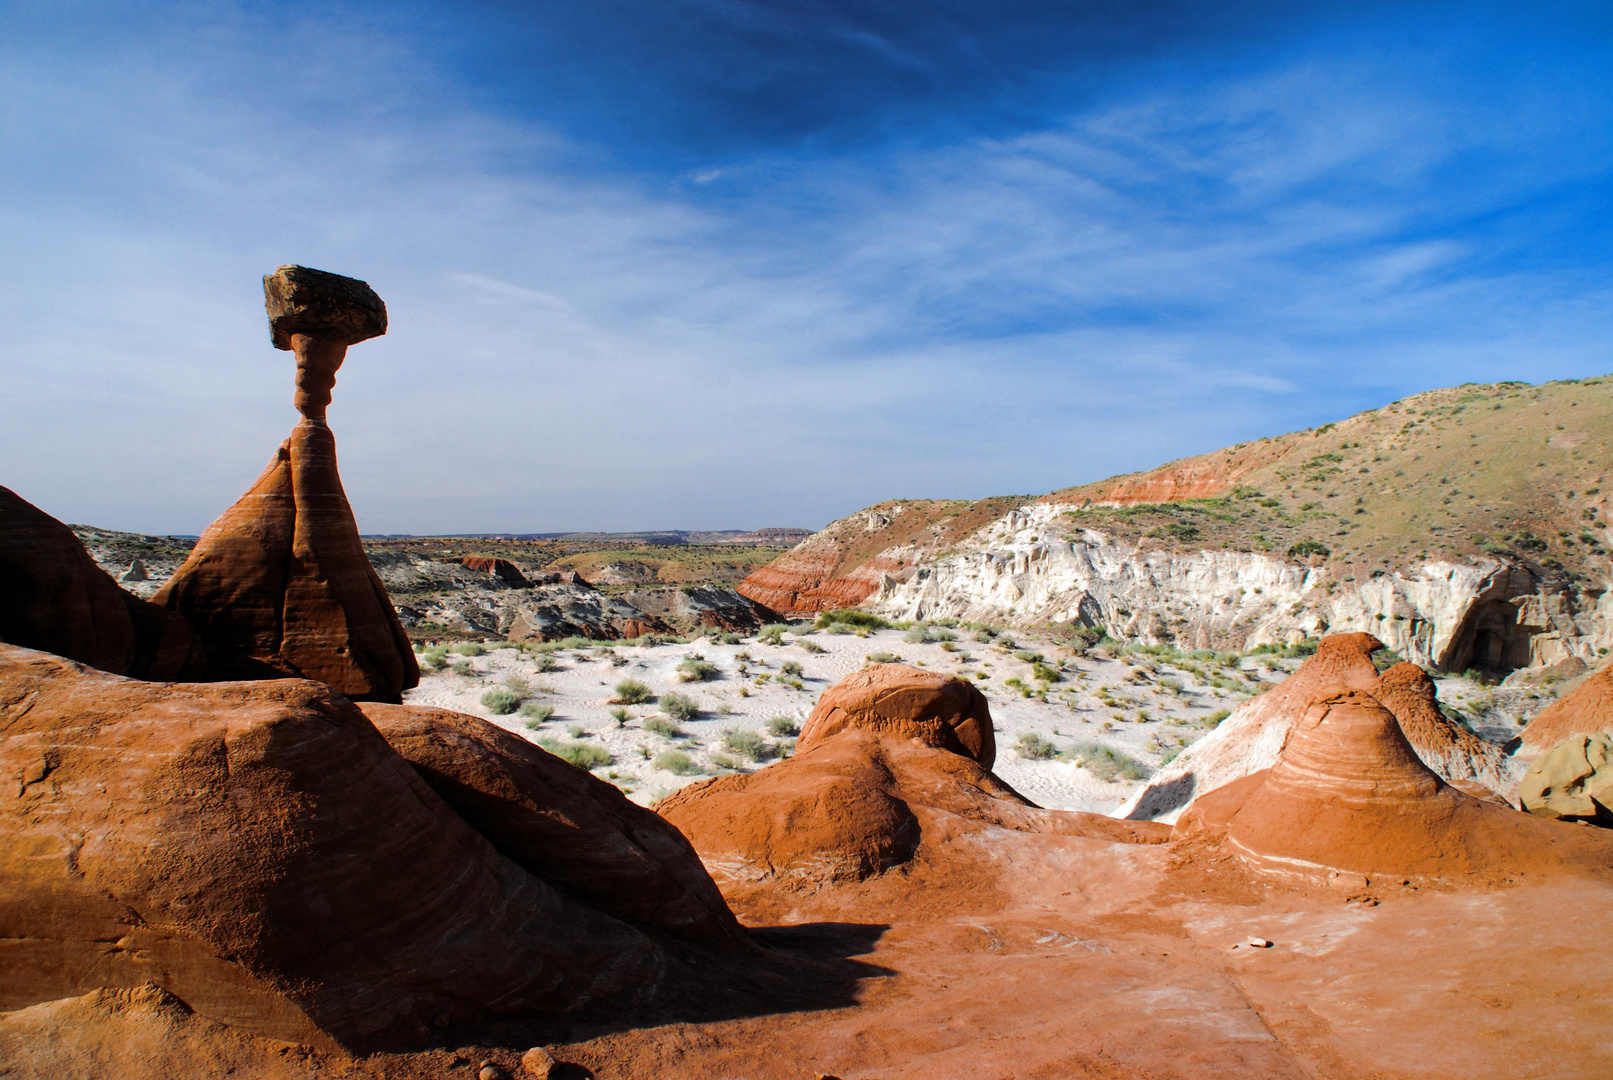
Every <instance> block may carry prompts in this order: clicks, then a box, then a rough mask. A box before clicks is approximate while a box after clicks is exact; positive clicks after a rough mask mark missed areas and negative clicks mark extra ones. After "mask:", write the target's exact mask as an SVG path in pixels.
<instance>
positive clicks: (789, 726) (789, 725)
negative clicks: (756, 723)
mask: <svg viewBox="0 0 1613 1080" xmlns="http://www.w3.org/2000/svg"><path fill="white" fill-rule="evenodd" d="M767 730H768V731H771V732H772V733H773V734H774V735H775V736H778V737H780V738H785V737H788V736H791V735H799V734H800V733H801V728H800V726H799V725H798V724H796V722H795V721H794V720H793V719H791V718H790V717H788V716H775V717H773V719H771V720H769V721H768V722H767Z"/></svg>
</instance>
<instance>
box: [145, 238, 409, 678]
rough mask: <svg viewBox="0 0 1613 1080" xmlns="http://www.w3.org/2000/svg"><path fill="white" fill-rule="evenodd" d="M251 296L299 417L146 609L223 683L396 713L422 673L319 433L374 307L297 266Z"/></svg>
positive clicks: (346, 287)
mask: <svg viewBox="0 0 1613 1080" xmlns="http://www.w3.org/2000/svg"><path fill="white" fill-rule="evenodd" d="M263 287H264V294H265V296H266V298H267V303H268V310H269V327H270V332H271V336H272V339H273V342H274V345H275V347H276V348H278V349H289V350H291V351H292V352H294V353H295V354H296V357H297V393H296V405H297V410H298V411H299V412H301V413H302V416H303V418H302V420H301V421H300V422H299V423H298V424H297V426H296V428H295V429H293V431H292V433H291V437H290V438H289V439H287V440H286V441H285V442H284V443H282V444H281V446H280V449H279V451H278V452H277V453H276V455H275V458H274V460H273V461H272V462H270V463H269V467H268V468H267V469H265V470H264V471H263V475H261V476H259V477H258V480H257V483H255V484H253V485H252V489H251V490H250V491H248V492H247V493H246V494H245V495H243V496H242V497H241V498H240V500H239V501H237V502H236V504H235V505H234V506H232V507H230V508H229V509H228V510H226V511H225V512H224V514H223V515H222V516H221V517H220V518H219V519H218V520H217V521H215V522H213V524H212V525H210V526H208V528H207V531H206V532H205V533H203V534H202V538H201V540H200V541H199V542H198V543H197V544H196V547H195V549H194V550H193V551H192V552H191V555H190V558H188V559H186V560H185V563H184V565H183V566H181V567H180V568H179V570H178V571H176V572H175V574H174V576H173V578H172V579H170V580H169V582H168V584H167V585H165V586H164V587H163V588H162V590H161V591H159V592H158V593H157V594H156V596H155V597H153V600H154V601H155V602H157V603H159V604H162V605H164V606H166V607H168V608H171V609H172V610H174V611H176V612H178V613H179V614H181V615H183V616H184V617H185V618H186V619H187V620H188V621H189V622H190V623H191V625H193V626H195V627H196V629H197V630H198V631H199V632H200V633H201V634H202V635H203V636H204V637H205V638H206V639H207V641H208V644H209V647H210V648H211V649H212V650H213V652H214V668H215V671H217V672H218V673H220V674H222V675H225V676H228V675H231V674H233V675H235V676H237V677H245V678H250V677H261V676H263V675H265V674H272V673H275V672H278V673H280V674H283V675H291V676H298V677H302V678H309V679H317V680H318V681H320V682H322V683H325V684H326V685H327V686H330V687H331V688H333V689H335V690H338V691H340V692H341V693H343V694H346V695H347V696H348V697H351V698H354V699H358V700H371V701H393V702H395V701H399V700H401V698H402V693H403V691H404V690H407V689H409V688H410V687H412V686H414V685H416V684H417V683H418V682H419V680H420V669H419V667H418V666H417V665H416V663H415V659H414V651H413V649H411V648H410V646H409V641H408V638H407V637H406V636H405V635H404V632H403V627H402V625H401V623H400V622H399V621H398V615H397V612H396V610H394V608H393V607H392V601H391V600H390V599H389V598H388V596H387V593H386V589H385V587H384V586H383V585H382V584H381V579H380V578H379V577H378V576H377V575H376V573H375V570H374V568H373V567H372V566H371V565H370V562H369V559H368V558H367V557H366V556H365V554H364V548H363V545H362V544H361V543H360V541H359V535H358V524H357V522H356V521H355V520H354V519H353V510H352V508H351V507H350V506H349V505H348V502H347V496H346V494H345V493H344V492H343V491H342V481H341V477H340V476H339V475H338V473H337V470H336V440H335V438H334V436H332V434H331V431H330V428H329V427H328V426H327V425H326V423H325V408H326V406H327V405H329V404H330V392H331V388H332V387H333V386H334V385H335V383H336V371H337V369H338V368H340V367H341V365H342V360H343V358H344V357H345V356H346V354H347V347H348V346H349V345H353V344H355V343H357V342H360V341H364V340H366V339H368V338H372V337H376V336H378V335H380V334H384V333H386V305H384V304H383V303H382V302H381V298H380V297H379V296H377V295H376V294H375V293H374V291H372V290H371V289H370V287H369V286H368V285H366V284H365V283H364V282H362V281H357V280H355V279H353V278H346V277H340V276H338V275H336V274H327V273H325V272H323V271H320V270H310V269H308V268H307V267H302V266H282V267H280V268H279V269H278V270H276V271H275V272H274V273H273V274H270V275H269V276H267V277H265V278H264V279H263Z"/></svg>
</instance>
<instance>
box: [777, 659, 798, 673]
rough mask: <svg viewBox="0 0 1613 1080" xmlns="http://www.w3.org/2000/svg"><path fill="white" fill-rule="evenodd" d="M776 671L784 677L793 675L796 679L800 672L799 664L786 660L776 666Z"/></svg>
mask: <svg viewBox="0 0 1613 1080" xmlns="http://www.w3.org/2000/svg"><path fill="white" fill-rule="evenodd" d="M778 669H779V671H781V672H783V673H784V674H785V675H795V676H797V677H799V676H800V674H801V671H802V668H801V664H800V662H799V661H796V660H786V661H784V663H782V664H780V665H779V666H778Z"/></svg>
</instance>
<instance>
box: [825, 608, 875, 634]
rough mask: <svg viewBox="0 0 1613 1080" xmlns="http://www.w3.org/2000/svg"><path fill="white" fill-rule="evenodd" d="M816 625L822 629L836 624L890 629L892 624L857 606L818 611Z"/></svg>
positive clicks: (865, 628) (863, 628) (872, 628)
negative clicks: (858, 608)
mask: <svg viewBox="0 0 1613 1080" xmlns="http://www.w3.org/2000/svg"><path fill="white" fill-rule="evenodd" d="M815 625H816V626H817V627H818V629H820V630H822V629H824V628H826V627H829V626H834V625H840V626H850V627H855V628H859V629H862V630H888V629H890V625H891V624H890V623H888V622H886V621H885V620H884V619H881V618H880V617H879V616H878V615H875V614H872V613H871V612H867V611H858V610H857V609H856V608H835V609H833V610H832V611H820V612H818V619H817V622H816V624H815Z"/></svg>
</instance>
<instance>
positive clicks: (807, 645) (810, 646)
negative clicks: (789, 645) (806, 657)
mask: <svg viewBox="0 0 1613 1080" xmlns="http://www.w3.org/2000/svg"><path fill="white" fill-rule="evenodd" d="M796 644H797V645H799V646H801V648H803V649H805V650H806V651H807V652H809V653H824V652H828V651H829V650H828V649H825V648H824V647H823V646H822V645H819V644H818V643H817V642H816V641H808V640H807V639H806V638H800V639H798V640H797V641H796Z"/></svg>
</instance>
